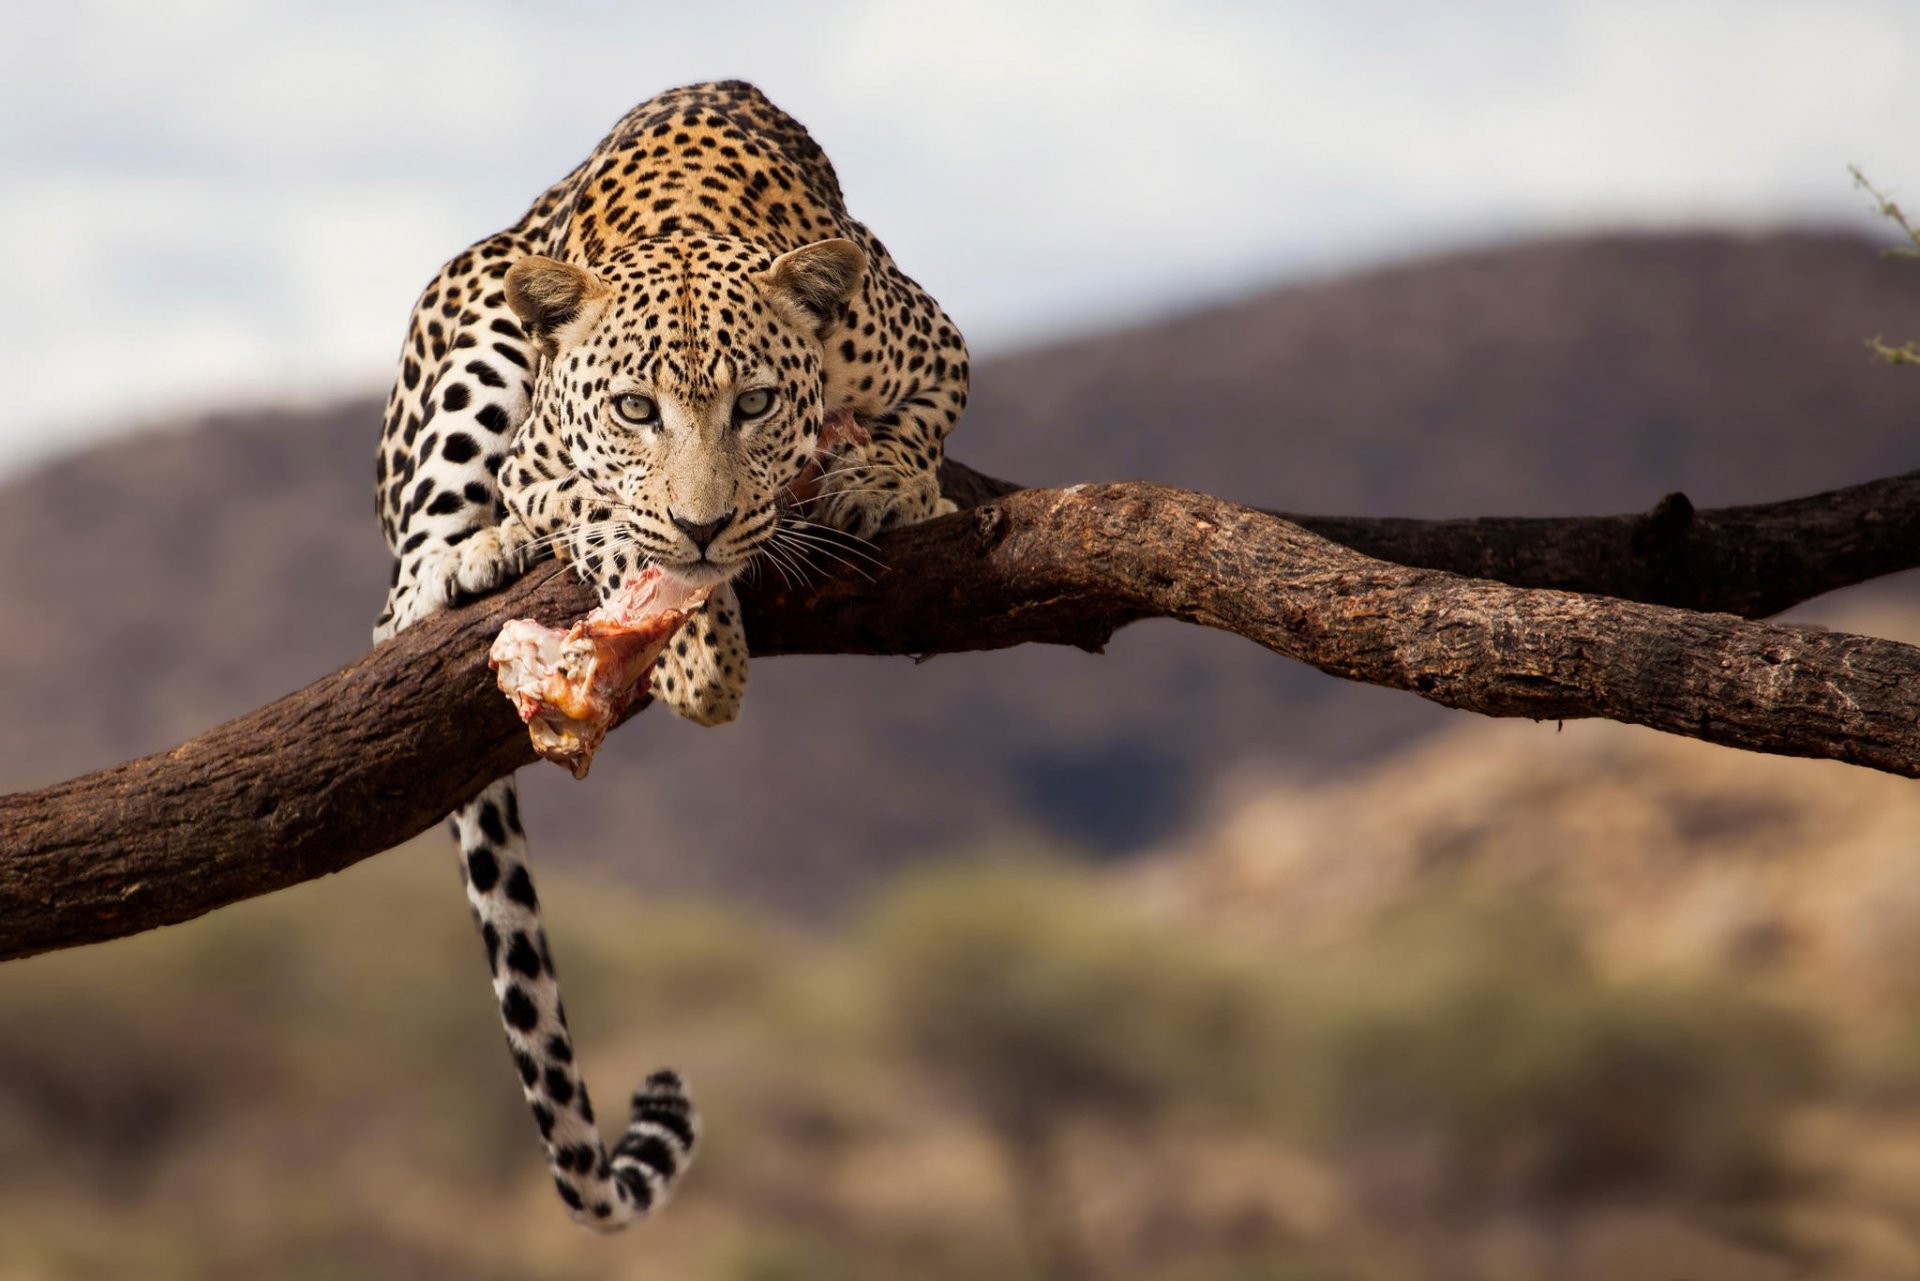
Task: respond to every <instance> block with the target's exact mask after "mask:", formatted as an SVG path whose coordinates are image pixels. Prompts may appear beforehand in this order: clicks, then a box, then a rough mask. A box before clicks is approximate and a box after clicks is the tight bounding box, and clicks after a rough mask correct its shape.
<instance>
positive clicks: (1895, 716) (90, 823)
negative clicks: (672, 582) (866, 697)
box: [0, 467, 1920, 957]
mask: <svg viewBox="0 0 1920 1281" xmlns="http://www.w3.org/2000/svg"><path fill="white" fill-rule="evenodd" d="M946 480H947V482H948V489H949V492H950V493H952V494H953V495H954V496H955V497H956V498H957V499H959V500H960V501H962V503H963V504H965V505H967V506H968V507H969V508H970V510H968V511H965V512H962V513H960V514H958V515H955V516H950V517H947V518H945V519H942V520H939V521H934V522H930V523H929V524H926V525H922V526H918V527H915V528H913V529H908V530H902V531H899V532H897V533H894V534H891V535H888V536H887V537H886V538H884V539H882V540H881V541H880V544H879V551H880V553H881V554H882V555H883V556H884V557H885V559H886V561H887V563H888V565H889V568H888V570H887V571H886V572H884V573H881V574H878V575H876V576H874V577H873V578H871V579H869V578H865V577H861V576H858V575H852V574H845V575H840V576H827V577H825V578H824V579H823V581H820V582H819V583H817V584H815V585H813V586H809V587H806V588H789V587H783V586H781V585H778V584H772V585H770V584H768V583H766V582H765V580H764V579H763V581H762V584H761V589H760V590H759V591H757V592H754V593H749V594H748V599H747V601H746V613H747V622H748V631H749V637H750V640H751V642H752V648H753V652H754V653H755V654H756V655H759V656H762V657H767V656H772V655H776V654H792V653H863V654H929V653H942V652H952V651H959V650H979V649H994V648H1001V647H1005V646H1010V645H1017V644H1023V643H1028V642H1035V641H1039V642H1048V643H1056V644H1069V645H1076V646H1079V647H1081V648H1085V649H1090V650H1097V649H1098V648H1099V647H1100V646H1101V645H1102V644H1103V643H1104V642H1105V641H1106V640H1107V638H1108V637H1109V636H1111V635H1112V634H1113V632H1114V631H1115V630H1116V629H1117V628H1119V627H1123V626H1125V625H1126V624H1128V623H1130V622H1133V621H1136V620H1138V619H1142V618H1148V617H1169V618H1178V619H1183V620H1185V621H1188V622H1193V623H1198V624H1201V625H1203V626H1208V627H1216V628H1220V629H1222V630H1225V631H1231V632H1235V633H1237V634H1239V635H1242V636H1245V637H1247V638H1248V639H1250V640H1253V641H1255V642H1257V643H1259V644H1262V645H1264V646H1266V647H1267V648H1269V649H1272V650H1274V651H1275V652H1277V653H1280V654H1284V655H1287V656H1289V657H1292V658H1296V659H1299V660H1300V661H1303V662H1307V663H1311V664H1313V665H1314V666H1316V667H1318V668H1320V669H1321V670H1323V671H1327V672H1331V673H1333V674H1335V675H1339V676H1344V677H1347V678H1349V679H1353V680H1360V681H1368V682H1371V683H1374V684H1379V685H1386V686H1390V687H1393V688H1397V689H1405V690H1410V691H1413V692H1415V693H1418V694H1420V695H1421V696H1423V697H1425V698H1428V699H1431V700H1433V701H1434V702H1437V703H1441V704H1444V705H1445V706H1448V707H1456V708H1464V709H1467V710H1471V711H1478V712H1483V713H1485V714H1488V715H1493V716H1529V717H1534V718H1538V719H1574V718H1580V717H1605V718H1607V719H1612V720H1619V721H1628V722H1632V723H1635V724H1642V725H1649V726H1653V727H1654V728H1657V729H1662V730H1666V731H1668V732H1671V733H1676V734H1684V735H1688V736H1690V737H1695V738H1701V739H1706V740H1708V741H1711V742H1716V743H1723V744H1727V745H1729V746H1734V747H1742V748H1747V749H1750V750H1755V751H1765V752H1774V753H1781V754H1787V755H1800V756H1821V757H1831V758H1834V759H1838V760H1844V761H1851V762H1854V763H1856V764H1861V765H1866V766H1869V767H1871V768H1875V769H1881V770H1886V771H1888V772H1891V773H1896V774H1902V775H1907V776H1909V777H1914V776H1920V725H1917V724H1916V715H1915V708H1916V706H1920V649H1916V648H1913V647H1910V646H1906V645H1901V644H1896V643H1894V642H1890V641H1884V640H1874V639H1870V638H1866V637H1859V636H1848V635H1843V634H1839V633H1831V632H1825V631H1820V630H1817V629H1804V628H1794V627H1782V626H1773V625H1767V624H1762V623H1757V622H1751V621H1745V620H1743V619H1742V618H1739V617H1734V616H1732V614H1728V613H1704V612H1696V610H1699V609H1724V610H1732V611H1737V612H1739V613H1741V614H1747V615H1757V614H1763V613H1768V612H1773V611H1776V610H1778V609H1781V608H1784V607H1785V606H1787V605H1789V604H1792V603H1795V602H1796V601H1799V600H1804V599H1806V598H1808V597H1811V596H1814V595H1817V594H1819V593H1821V592H1824V591H1829V590H1832V589H1834V588H1836V587H1841V586H1846V585H1848V584H1850V583H1854V582H1859V581H1862V580H1863V579H1866V578H1871V577H1875V576H1877V575H1881V574H1886V573H1890V572H1893V571H1895V570H1899V569H1906V568H1911V567H1913V566H1914V565H1915V564H1920V473H1915V474H1912V475H1908V476H1904V477H1898V478H1893V479H1889V480H1884V481H1876V482H1873V483H1871V484H1868V485H1861V486H1855V487H1853V488H1851V489H1846V490H1837V491H1834V492H1833V493H1830V494H1823V495H1817V496H1815V497H1811V498H1805V499H1798V500H1794V501H1792V502H1787V503H1779V504H1770V505H1767V506H1760V507H1747V508H1731V509H1725V510H1722V511H1716V512H1698V513H1696V512H1693V511H1692V509H1691V507H1690V506H1688V505H1687V504H1686V501H1685V499H1683V498H1678V497H1677V496H1676V497H1673V498H1669V499H1667V500H1664V501H1663V502H1662V503H1661V505H1660V506H1659V507H1658V508H1656V509H1655V510H1654V511H1653V512H1652V513H1650V514H1648V515H1646V516H1628V517H1609V518H1582V519H1571V520H1499V519H1496V520H1481V521H1407V520H1356V519H1350V518H1338V517H1298V518H1295V520H1293V521H1290V520H1288V519H1284V518H1282V517H1280V516H1278V515H1275V514H1272V513H1265V512H1260V511H1256V510H1254V509H1251V508H1246V507H1241V506H1239V505H1237V504H1234V503H1229V502H1226V501H1223V500H1221V499H1218V498H1213V497H1210V496H1208V495H1204V494H1195V493H1189V492H1185V491H1181V490H1176V489H1170V488H1167V487H1165V486H1160V485H1153V484H1146V483H1131V484H1111V485H1076V486H1073V487H1072V488H1069V489H1052V490H1024V491H1016V490H1014V487H1012V486H1010V485H1007V484H1005V483H1004V482H999V481H994V480H992V479H990V478H987V477H983V476H980V475H978V474H977V473H973V472H970V471H968V470H966V469H965V468H959V467H953V468H950V469H949V472H948V475H947V477H946ZM1296 521H1297V523H1295V522H1296ZM1315 529H1317V530H1319V531H1321V532H1322V533H1325V534H1327V535H1329V536H1330V537H1332V538H1337V539H1338V540H1340V541H1339V542H1334V541H1329V540H1328V538H1323V537H1319V536H1317V535H1316V534H1315V533H1314V532H1311V531H1313V530H1315ZM1343 544H1344V545H1343ZM1367 553H1375V554H1376V555H1379V556H1387V557H1393V558H1395V559H1396V560H1400V561H1403V562H1406V563H1392V562H1390V561H1389V560H1383V559H1377V558H1376V555H1369V554H1367ZM1449 570H1453V571H1458V572H1447V571H1449ZM1493 578H1501V579H1505V580H1507V581H1505V582H1495V581H1489V580H1490V579H1493ZM1516 584H1517V585H1516ZM1566 589H1582V590H1585V591H1588V592H1590V593H1605V594H1604V595H1597V594H1587V595H1580V594H1575V592H1574V591H1571V590H1566ZM592 604H593V601H592V598H591V595H590V594H589V592H588V591H587V590H586V589H585V588H584V587H582V586H581V585H580V584H578V583H577V582H576V581H574V579H573V578H572V576H571V575H570V574H568V573H566V572H565V571H563V570H561V569H559V568H558V567H554V566H547V567H541V568H539V569H536V570H535V571H534V572H532V573H531V574H529V575H528V576H527V577H525V578H524V579H522V580H521V581H520V582H519V583H516V584H515V585H513V586H512V587H511V588H509V589H508V590H506V591H505V592H502V593H500V594H498V595H495V596H491V597H488V598H487V599H485V600H482V601H479V602H477V603H475V604H473V605H470V606H468V607H466V608H464V609H459V610H454V611H451V612H449V613H447V614H445V615H442V616H439V617H436V618H432V619H428V620H426V621H424V622H422V623H421V624H419V625H418V626H416V627H414V628H412V629H410V630H409V631H407V632H406V633H405V634H403V635H402V636H400V637H398V638H396V639H395V640H393V641H390V642H388V643H387V644H385V645H383V646H381V647H380V648H379V649H377V650H375V651H374V652H373V653H371V654H369V655H367V656H366V657H365V658H363V659H361V660H360V661H359V662H356V663H354V664H353V665H351V666H349V667H347V668H344V669H342V670H341V671H338V672H335V673H333V674H332V675H330V676H327V677H325V678H323V679H321V680H319V681H317V682H315V683H314V684H312V685H310V686H308V687H307V688H306V689H303V690H300V691H298V692H297V693H294V694H291V695H288V696H287V697H286V698H283V699H281V700H280V701H279V702H277V703H274V704H272V705H271V706H268V707H265V708H261V709H260V710H258V711H255V712H252V713H250V714H248V715H246V716H243V717H240V718H239V719H237V720H234V721H231V722H228V723H227V724H225V725H222V726H220V727H219V728H217V729H215V730H212V731H211V732H209V733H207V734H205V735H203V736H201V737H200V738H197V739H194V740H193V741H191V742H188V743H185V744H183V745H181V746H180V747H177V748H175V749H174V750H172V751H170V752H165V753H161V754H158V755H154V756H149V757H144V758H142V759H139V760H135V761H129V762H126V763H125V764H122V765H118V766H115V767H113V768H111V769H107V770H102V771H100V772H98V773H94V774H89V775H86V776H84V777H82V778H77V779H73V780H70V781H68V782H65V783H60V784H56V785H54V786H52V787H48V788H43V789H40V790H38V791H35V792H26V793H19V794H16V795H12V796H5V797H0V957H17V956H26V955H30V954H32V953H35V952H40V951H45V950H48V949H51V948H57V947H65V946H72V945H75V944H80V943H89V942H97V941H101V940H104V939H109V938H115V937H119V936H121V935H125V934H130V933H134V932H137V931H139V930H143V929H150V928H153V927H155V926H159V925H165V924H171V923H174V922H178V921H184V920H187V919H189V918H191V917H194V916H198V915H200V914H201V913H203V912H207V911H210V910H211V909H213V908H215V907H219V906H222V905H224V904H226V903H231V902H234V901H236V900H239V899H243V898H248V897H252V896H254V895H257V894H264V893H267V892H269V891H271V890H275V889H280V888H283V887H285V886H289V885H293V884H296V883H298V882H300V881H304V880H308V879H311V878H313V877H316V876H320V875H323V874H325V873H327V872H334V871H339V870H340V869H342V868H344V867H347V866H349V865H351V864H352V863H354V862H357V861H358V860H360V859H362V858H365V857H367V856H368V855H371V854H374V853H377V852H379V851H380V850H383V849H386V848H388V847H390V846H392V845H394V844H397V843H398V842H400V841H402V840H404V839H406V838H407V837H409V836H412V835H414V834H415V833H417V832H419V831H421V830H423V829H425V828H426V827H428V826H429V825H431V824H432V823H434V822H435V821H437V820H438V819H439V818H440V817H441V816H442V815H443V814H445V813H446V812H447V811H448V810H450V809H451V808H453V807H454V806H455V805H456V804H457V803H458V802H460V801H461V800H464V799H465V798H466V797H468V796H470V795H472V794H473V793H474V792H475V791H477V790H478V789H479V788H480V787H482V786H484V785H485V784H486V783H487V782H489V781H491V780H492V779H494V778H497V777H499V776H500V775H502V774H504V773H507V772H508V771H511V770H513V769H516V768H518V767H519V766H521V765H525V764H527V763H529V762H530V761H532V760H533V756H532V752H531V750H530V748H529V747H528V743H527V737H526V733H525V730H524V729H523V727H522V726H521V725H520V724H519V722H518V721H517V720H516V719H515V717H514V716H513V714H512V713H511V711H510V710H509V709H508V707H507V704H506V701H505V700H504V699H503V698H501V697H500V695H499V694H498V693H497V692H496V691H495V690H494V688H493V683H492V680H491V677H490V675H489V673H488V671H487V668H486V660H485V655H486V650H487V646H488V644H489V642H490V641H491V639H492V637H493V635H494V633H495V632H496V631H497V630H498V629H499V626H500V624H501V623H502V622H503V621H505V620H506V619H508V618H511V617H521V616H533V617H537V618H540V619H542V620H543V621H548V622H557V621H560V620H562V619H565V618H568V617H572V616H575V615H578V614H580V613H584V612H585V611H586V610H587V609H589V608H591V606H592ZM1677 605H1691V606H1694V607H1695V610H1687V609H1681V608H1675V607H1674V606H1677ZM636 710H637V709H636Z"/></svg>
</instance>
